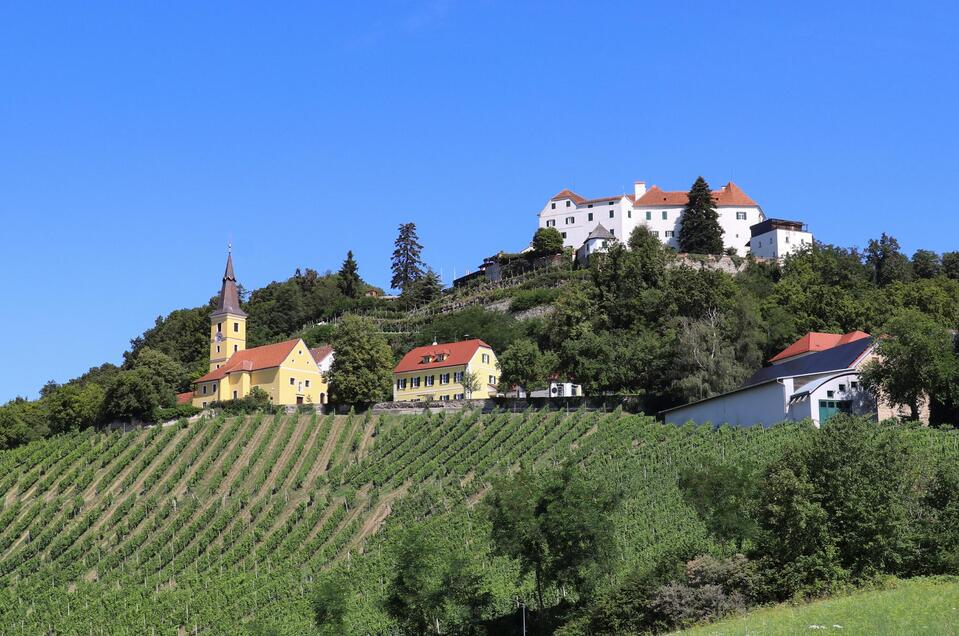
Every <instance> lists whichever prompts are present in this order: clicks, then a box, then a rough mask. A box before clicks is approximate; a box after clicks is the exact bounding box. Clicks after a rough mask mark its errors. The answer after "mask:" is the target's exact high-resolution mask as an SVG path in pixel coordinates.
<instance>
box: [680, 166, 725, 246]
mask: <svg viewBox="0 0 959 636" xmlns="http://www.w3.org/2000/svg"><path fill="white" fill-rule="evenodd" d="M679 249H680V251H683V252H688V253H690V254H722V253H723V228H722V227H720V225H719V215H718V214H717V213H716V207H715V205H714V203H713V194H712V191H711V190H710V189H709V184H708V183H706V180H705V179H703V178H702V177H698V178H697V179H696V182H695V183H693V187H692V188H690V190H689V202H688V203H687V204H686V207H685V208H684V209H683V216H682V220H681V221H680V226H679Z"/></svg>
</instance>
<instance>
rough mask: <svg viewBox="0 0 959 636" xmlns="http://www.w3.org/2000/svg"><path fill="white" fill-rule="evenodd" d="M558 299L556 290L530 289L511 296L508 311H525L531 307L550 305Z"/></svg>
mask: <svg viewBox="0 0 959 636" xmlns="http://www.w3.org/2000/svg"><path fill="white" fill-rule="evenodd" d="M558 297H559V290H558V289H530V290H524V291H521V292H519V293H518V294H516V295H515V296H513V300H512V301H511V302H510V304H509V310H510V311H512V312H518V311H526V310H527V309H532V308H533V307H540V306H542V305H549V304H552V302H553V301H555V300H556V299H557V298H558Z"/></svg>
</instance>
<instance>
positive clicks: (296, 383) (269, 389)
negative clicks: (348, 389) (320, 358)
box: [193, 340, 330, 408]
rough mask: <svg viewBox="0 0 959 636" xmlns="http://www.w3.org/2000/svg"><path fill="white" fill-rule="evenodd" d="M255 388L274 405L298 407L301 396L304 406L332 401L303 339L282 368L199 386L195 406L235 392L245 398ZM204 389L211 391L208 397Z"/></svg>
mask: <svg viewBox="0 0 959 636" xmlns="http://www.w3.org/2000/svg"><path fill="white" fill-rule="evenodd" d="M291 378H292V379H293V383H292V384H291V383H290V379H291ZM307 381H309V386H307ZM255 386H256V387H259V388H261V389H263V390H264V391H266V393H267V395H269V396H270V401H271V402H272V403H273V404H281V405H289V404H296V398H297V397H302V398H303V403H304V404H315V405H319V404H326V403H328V402H329V395H330V392H329V387H328V386H327V383H326V379H325V378H324V377H323V374H322V372H321V371H320V369H319V367H318V366H317V365H316V361H315V360H313V355H312V354H311V353H310V350H309V348H308V347H307V346H306V343H304V342H303V341H302V340H300V341H299V342H298V343H297V345H296V346H295V347H294V348H293V350H292V351H291V352H290V354H289V355H288V356H287V357H286V359H284V360H283V362H281V363H280V366H279V367H273V368H270V369H258V370H257V371H253V372H250V371H236V372H233V373H230V374H229V375H227V376H226V377H224V378H223V379H221V380H212V381H210V382H203V383H200V384H197V386H196V389H195V393H194V397H193V405H194V406H197V407H201V408H202V407H204V406H209V404H210V403H211V402H215V401H217V400H232V399H233V391H236V392H237V397H238V398H244V397H246V396H247V395H249V393H250V391H251V390H252V389H253V387H255ZM204 387H206V391H207V393H206V394H205V395H204V394H203V388H204Z"/></svg>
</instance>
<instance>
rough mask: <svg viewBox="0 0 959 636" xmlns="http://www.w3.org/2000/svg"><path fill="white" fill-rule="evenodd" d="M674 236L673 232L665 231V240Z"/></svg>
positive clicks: (674, 232)
mask: <svg viewBox="0 0 959 636" xmlns="http://www.w3.org/2000/svg"><path fill="white" fill-rule="evenodd" d="M675 235H676V231H675V230H666V238H673V236H675Z"/></svg>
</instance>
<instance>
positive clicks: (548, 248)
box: [533, 227, 563, 256]
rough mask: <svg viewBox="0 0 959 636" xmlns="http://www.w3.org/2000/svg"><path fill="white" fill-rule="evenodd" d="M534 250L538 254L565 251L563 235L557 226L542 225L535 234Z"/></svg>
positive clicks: (549, 254)
mask: <svg viewBox="0 0 959 636" xmlns="http://www.w3.org/2000/svg"><path fill="white" fill-rule="evenodd" d="M533 251H534V252H536V254H537V255H538V256H551V255H553V254H562V253H563V235H562V234H560V233H559V230H557V229H556V228H555V227H541V228H539V229H538V230H536V232H535V233H534V234H533Z"/></svg>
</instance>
